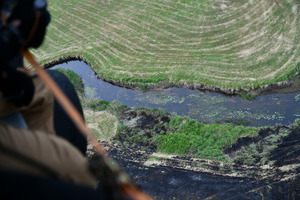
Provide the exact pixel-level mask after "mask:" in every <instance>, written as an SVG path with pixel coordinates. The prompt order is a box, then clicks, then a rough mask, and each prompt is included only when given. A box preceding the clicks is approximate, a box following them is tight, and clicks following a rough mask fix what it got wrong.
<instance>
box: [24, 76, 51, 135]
mask: <svg viewBox="0 0 300 200" xmlns="http://www.w3.org/2000/svg"><path fill="white" fill-rule="evenodd" d="M33 84H34V87H35V93H34V96H33V99H32V101H31V103H30V104H29V105H28V106H27V107H23V108H22V109H21V111H22V115H23V117H24V119H25V121H26V123H27V126H28V128H29V129H31V130H40V131H43V132H45V133H48V134H55V130H54V122H53V110H54V97H53V95H52V93H51V92H50V91H49V90H48V88H47V87H46V85H45V84H44V83H43V81H42V80H41V79H40V78H39V77H38V76H36V77H34V78H33Z"/></svg>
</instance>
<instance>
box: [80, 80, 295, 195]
mask: <svg viewBox="0 0 300 200" xmlns="http://www.w3.org/2000/svg"><path fill="white" fill-rule="evenodd" d="M77 85H80V84H77ZM79 91H81V90H80V88H79ZM79 94H80V98H81V102H82V105H83V109H84V113H85V118H86V121H87V123H88V126H89V127H90V128H92V133H93V134H94V135H95V136H97V137H98V139H99V140H100V141H101V142H102V143H103V144H104V146H105V148H106V150H107V151H108V153H109V155H110V156H111V157H112V158H113V159H114V160H116V161H117V162H118V163H119V165H121V167H122V168H123V169H124V170H125V171H126V172H127V173H128V174H129V175H130V177H131V178H132V180H133V181H134V182H135V183H137V184H138V185H139V186H140V187H141V188H142V189H143V190H144V191H146V192H147V193H148V194H150V195H151V196H152V197H153V198H155V199H157V200H163V199H174V200H181V199H220V198H222V199H232V198H234V199H267V200H273V199H298V198H299V197H300V196H299V193H298V191H299V189H300V188H299V187H300V184H299V183H300V162H299V160H300V157H299V155H300V149H299V145H300V144H299V142H300V138H299V131H300V129H299V127H300V121H299V120H298V121H296V122H295V123H294V124H291V125H289V126H280V125H279V126H277V127H268V128H262V129H260V130H259V133H258V134H254V135H252V134H251V135H249V136H248V137H247V136H246V135H243V137H239V139H237V140H234V141H233V143H231V145H227V146H224V148H222V149H221V151H222V153H223V155H224V157H223V158H221V157H216V155H217V154H214V152H215V150H217V149H211V151H210V152H209V153H210V156H213V157H207V158H213V159H204V158H205V156H203V155H202V156H200V157H195V155H196V154H195V153H191V154H182V153H179V154H177V155H176V152H175V151H174V152H175V153H173V154H172V153H171V152H170V151H169V153H168V154H165V153H161V151H160V149H159V147H158V146H157V145H159V144H158V143H156V142H155V140H156V139H157V138H158V137H159V136H160V135H161V136H166V135H168V134H171V135H176V130H177V132H178V133H179V132H180V133H182V135H183V134H184V133H187V132H189V131H192V132H197V130H196V129H195V127H202V129H201V132H200V134H199V136H200V135H205V132H202V131H204V130H203V126H202V125H201V123H197V122H192V121H190V120H189V119H187V118H180V119H176V118H175V121H174V118H172V117H171V116H169V115H168V114H167V113H165V112H164V111H162V110H159V109H154V110H152V109H132V108H127V107H126V106H123V105H121V104H119V103H118V102H114V103H109V102H106V101H99V100H88V99H85V98H84V97H83V96H82V93H80V92H79ZM108 124H112V125H111V126H108ZM197 124H199V125H200V126H197ZM185 125H186V126H185ZM195 125H196V126H195ZM95 127H101V128H100V129H99V128H97V129H96V128H95ZM207 128H208V129H211V128H212V127H207ZM189 129H190V130H189ZM227 129H228V128H227ZM224 130H225V129H222V131H216V130H213V133H210V134H209V135H220V134H223V132H224ZM170 131H173V132H170ZM106 132H109V135H107V134H105V133H106ZM168 132H169V133H168ZM247 132H248V131H247ZM230 133H231V134H232V135H235V134H234V132H230ZM177 135H178V134H177ZM221 138H223V139H226V137H221ZM227 139H228V138H227ZM227 139H226V140H227ZM178 140H180V139H178ZM201 140H202V139H201V138H199V139H198V141H201ZM207 140H213V139H209V138H207ZM183 141H184V140H183ZM177 142H178V141H177ZM215 142H217V141H215ZM172 143H173V142H172ZM210 146H212V147H216V145H210ZM180 148H182V145H180V144H179V143H176V149H180ZM170 150H171V149H170ZM94 152H95V151H94V149H93V148H92V147H91V146H90V145H89V147H88V151H87V155H88V156H89V157H91V156H92V155H93V153H94ZM185 152H188V151H186V150H185ZM180 154H181V155H180ZM220 158H221V161H220V160H219V159H220Z"/></svg>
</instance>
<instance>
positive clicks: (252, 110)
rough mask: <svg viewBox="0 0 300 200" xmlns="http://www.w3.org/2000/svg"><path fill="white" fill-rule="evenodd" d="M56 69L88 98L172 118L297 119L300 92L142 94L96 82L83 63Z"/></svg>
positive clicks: (267, 122) (256, 122)
mask: <svg viewBox="0 0 300 200" xmlns="http://www.w3.org/2000/svg"><path fill="white" fill-rule="evenodd" d="M59 67H62V68H65V69H70V70H72V71H74V72H75V73H77V74H78V75H79V76H80V77H81V78H82V79H83V81H84V86H85V95H86V96H87V97H88V98H93V99H102V100H106V101H110V102H112V101H119V102H121V103H122V104H123V105H127V106H129V107H147V108H162V109H165V110H166V111H167V112H168V113H170V114H172V115H181V116H188V117H190V118H192V119H195V120H198V121H202V122H205V123H222V122H231V123H236V124H245V125H248V126H273V125H276V124H283V125H289V124H291V123H293V122H294V121H295V119H297V118H300V92H296V93H288V94H271V95H263V96H259V97H256V98H255V99H254V100H244V99H242V98H240V97H239V96H227V95H223V94H220V93H216V92H203V91H199V90H191V89H186V88H177V87H172V88H168V89H164V90H161V91H148V92H143V91H140V90H132V89H127V88H124V87H118V86H115V85H112V84H110V83H107V82H104V81H102V80H101V79H97V75H95V73H94V71H93V70H92V69H91V67H90V66H88V65H87V64H86V63H84V62H82V61H70V62H67V63H63V64H59V65H56V66H55V67H52V68H51V69H55V68H59Z"/></svg>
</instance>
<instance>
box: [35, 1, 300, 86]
mask: <svg viewBox="0 0 300 200" xmlns="http://www.w3.org/2000/svg"><path fill="white" fill-rule="evenodd" d="M49 9H50V11H51V13H52V22H51V24H50V26H49V29H48V33H47V37H46V41H45V42H44V45H43V46H42V48H40V49H38V50H35V51H34V54H35V55H36V56H37V57H38V59H39V61H40V62H42V63H45V62H49V61H51V60H54V59H58V58H59V57H63V56H69V55H76V56H81V57H83V58H84V59H85V60H86V61H87V62H89V64H90V65H91V66H92V67H93V69H94V70H95V71H97V72H98V73H99V74H101V75H102V76H104V77H106V78H107V79H112V80H121V81H123V82H128V81H138V82H144V83H148V82H157V81H163V82H167V83H168V82H169V83H170V82H171V83H204V84H212V85H217V86H220V87H226V88H240V87H253V86H258V85H262V84H268V83H273V82H277V81H283V80H286V79H287V75H289V74H290V73H291V72H292V71H294V70H295V69H296V66H297V63H298V62H299V61H300V33H299V32H300V20H299V19H300V17H299V14H300V4H299V2H298V3H297V0H294V1H293V0H282V1H273V0H231V1H220V0H203V1H192V0H152V1H149V0H139V1H134V0H114V1H112V0H100V1H99V0H64V1H61V0H51V1H50V2H49Z"/></svg>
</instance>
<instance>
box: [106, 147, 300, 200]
mask: <svg viewBox="0 0 300 200" xmlns="http://www.w3.org/2000/svg"><path fill="white" fill-rule="evenodd" d="M121 154H123V155H121ZM110 155H111V156H112V157H113V158H114V159H115V160H116V161H117V162H118V163H119V164H120V165H121V167H122V168H123V169H124V170H125V171H126V172H127V173H128V174H129V175H130V176H131V178H132V179H133V181H134V182H135V183H136V184H137V185H138V186H140V187H141V188H142V189H143V190H144V191H145V192H147V193H148V194H149V195H151V196H152V197H153V198H154V199H257V200H261V199H280V200H281V199H300V193H299V189H300V177H299V176H298V177H296V178H295V179H290V180H287V181H283V180H281V178H282V177H284V176H286V174H283V173H278V174H276V175H274V176H271V177H269V178H254V177H247V176H245V177H230V176H226V175H217V174H214V173H209V172H198V171H192V170H183V169H179V168H176V167H172V166H167V167H165V166H156V167H147V166H144V165H142V164H141V163H142V162H139V161H141V160H139V161H137V162H134V161H130V156H132V154H130V156H128V154H126V153H125V152H124V151H123V152H119V151H117V150H113V151H111V152H110ZM137 157H139V155H137Z"/></svg>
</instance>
